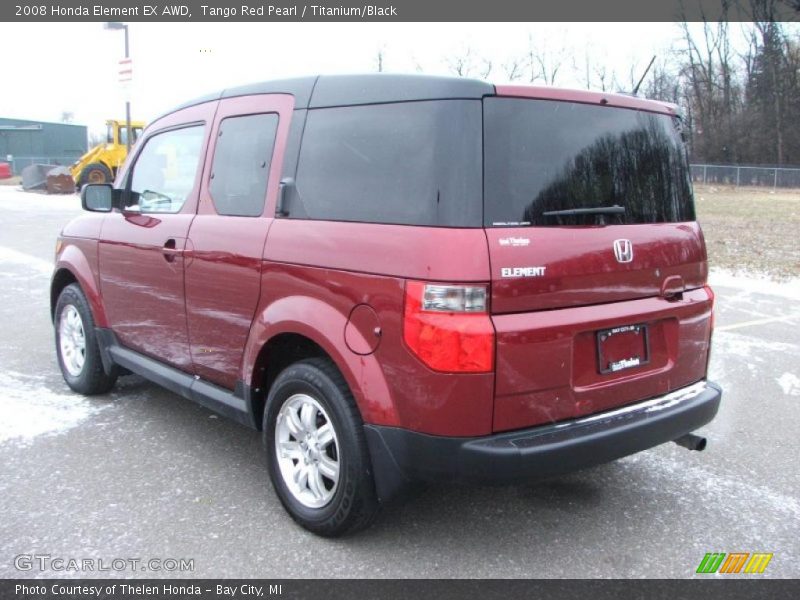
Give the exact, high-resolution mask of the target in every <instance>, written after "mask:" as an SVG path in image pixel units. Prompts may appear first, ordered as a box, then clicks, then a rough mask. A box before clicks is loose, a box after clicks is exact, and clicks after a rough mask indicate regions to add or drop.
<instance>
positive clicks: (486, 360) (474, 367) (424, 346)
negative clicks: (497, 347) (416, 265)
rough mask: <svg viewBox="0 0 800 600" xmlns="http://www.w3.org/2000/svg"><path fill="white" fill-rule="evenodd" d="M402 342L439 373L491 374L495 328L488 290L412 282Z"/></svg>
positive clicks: (407, 298) (477, 287)
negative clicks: (489, 306) (490, 315)
mask: <svg viewBox="0 0 800 600" xmlns="http://www.w3.org/2000/svg"><path fill="white" fill-rule="evenodd" d="M403 339H404V340H405V342H406V345H407V346H408V347H409V348H410V349H411V351H412V352H413V353H414V354H416V355H417V357H419V359H420V360H422V362H424V363H425V364H426V365H427V366H429V367H430V368H431V369H434V370H435V371H442V372H445V373H487V372H489V371H491V370H492V369H493V368H494V325H492V320H491V318H490V317H489V311H488V293H487V289H486V286H483V285H440V284H433V283H424V282H421V281H409V282H407V283H406V301H405V312H404V315H403Z"/></svg>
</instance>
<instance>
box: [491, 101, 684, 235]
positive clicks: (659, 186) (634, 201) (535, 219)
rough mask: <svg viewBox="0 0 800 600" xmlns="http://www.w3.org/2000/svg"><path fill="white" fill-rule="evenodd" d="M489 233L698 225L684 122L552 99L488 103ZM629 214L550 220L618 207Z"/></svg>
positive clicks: (657, 115)
mask: <svg viewBox="0 0 800 600" xmlns="http://www.w3.org/2000/svg"><path fill="white" fill-rule="evenodd" d="M484 157H485V165H484V166H485V174H484V182H485V192H484V193H485V207H484V222H485V224H486V226H489V227H492V226H494V227H499V226H514V225H516V226H519V225H539V226H557V225H592V224H595V223H598V222H605V223H609V224H611V223H623V224H627V223H665V222H666V223H671V222H680V221H693V220H694V218H695V214H694V201H693V197H692V188H691V183H690V181H689V169H688V164H687V160H686V152H685V150H684V146H683V143H682V139H681V133H680V121H679V120H678V119H677V118H675V117H671V116H668V115H662V114H655V113H648V112H644V111H637V110H631V109H624V108H611V107H606V106H593V105H588V104H577V103H573V102H561V101H552V100H530V99H515V98H487V99H485V100H484ZM614 205H618V206H622V207H625V212H624V214H622V215H602V216H598V215H571V216H565V215H545V214H543V213H545V212H551V211H564V210H570V209H580V208H597V207H609V206H614Z"/></svg>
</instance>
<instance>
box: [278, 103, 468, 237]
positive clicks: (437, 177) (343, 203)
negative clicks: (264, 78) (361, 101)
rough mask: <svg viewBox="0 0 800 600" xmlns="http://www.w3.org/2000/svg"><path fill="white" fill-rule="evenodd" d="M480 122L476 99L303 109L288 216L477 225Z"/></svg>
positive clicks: (375, 221) (453, 225)
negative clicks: (294, 192) (304, 116)
mask: <svg viewBox="0 0 800 600" xmlns="http://www.w3.org/2000/svg"><path fill="white" fill-rule="evenodd" d="M480 122H481V104H480V101H477V100H472V101H470V100H445V101H431V102H406V103H398V104H378V105H372V106H357V107H344V108H326V109H316V110H309V111H308V120H307V122H306V128H305V133H304V135H303V141H302V145H301V149H300V161H299V166H298V171H297V198H294V199H293V200H292V202H291V204H290V206H289V211H290V216H291V217H294V218H297V217H300V218H312V219H326V220H336V221H362V222H371V223H399V224H410V225H435V226H448V227H480V225H481V211H482V207H481V177H482V175H481V126H480Z"/></svg>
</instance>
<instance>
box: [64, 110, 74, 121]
mask: <svg viewBox="0 0 800 600" xmlns="http://www.w3.org/2000/svg"><path fill="white" fill-rule="evenodd" d="M74 120H75V113H73V112H72V111H69V110H64V111H61V122H62V123H72V121H74Z"/></svg>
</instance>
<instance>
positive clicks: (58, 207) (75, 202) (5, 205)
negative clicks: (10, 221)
mask: <svg viewBox="0 0 800 600" xmlns="http://www.w3.org/2000/svg"><path fill="white" fill-rule="evenodd" d="M0 207H2V209H3V210H11V211H20V212H29V211H46V212H53V211H59V212H60V211H70V212H74V211H80V210H81V199H80V197H79V196H78V194H53V195H48V194H41V193H38V192H24V191H23V190H22V188H21V187H12V186H0Z"/></svg>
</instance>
